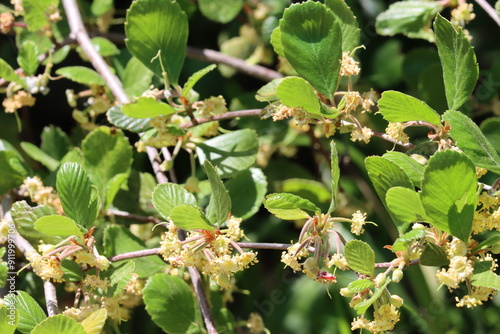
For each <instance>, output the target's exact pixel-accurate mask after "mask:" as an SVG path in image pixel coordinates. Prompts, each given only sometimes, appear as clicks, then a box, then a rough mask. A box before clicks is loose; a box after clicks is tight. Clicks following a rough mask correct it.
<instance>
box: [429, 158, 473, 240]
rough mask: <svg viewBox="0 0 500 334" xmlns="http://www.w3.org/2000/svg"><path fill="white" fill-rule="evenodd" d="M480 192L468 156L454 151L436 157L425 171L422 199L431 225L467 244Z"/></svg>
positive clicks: (430, 161)
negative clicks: (477, 191)
mask: <svg viewBox="0 0 500 334" xmlns="http://www.w3.org/2000/svg"><path fill="white" fill-rule="evenodd" d="M476 188H477V178H476V168H475V166H474V164H473V163H472V161H471V160H470V159H469V158H468V157H467V156H466V155H465V154H462V153H459V152H456V151H451V150H447V151H441V152H437V153H436V154H434V156H432V158H431V159H430V160H429V162H428V164H427V166H426V168H425V171H424V179H423V180H422V192H421V196H420V198H421V200H422V204H423V206H424V209H425V212H426V215H427V217H428V222H430V223H431V224H432V225H434V226H435V227H437V228H439V229H442V230H443V231H445V232H448V233H450V234H451V235H454V236H456V237H457V238H459V239H461V240H463V241H467V240H468V238H469V235H470V231H471V228H472V220H473V218H474V210H475V206H476V200H477V194H476Z"/></svg>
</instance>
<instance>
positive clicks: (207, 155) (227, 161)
mask: <svg viewBox="0 0 500 334" xmlns="http://www.w3.org/2000/svg"><path fill="white" fill-rule="evenodd" d="M258 148H259V141H258V138H257V134H256V133H255V131H254V130H250V129H244V130H238V131H234V132H231V133H226V134H223V135H221V136H217V137H215V138H212V139H209V140H207V141H205V142H204V143H200V144H198V146H197V147H196V153H197V154H198V158H199V160H200V164H203V163H204V162H205V160H210V161H211V162H212V164H213V165H214V166H216V167H217V171H218V172H219V173H220V176H221V177H224V178H225V177H229V176H232V175H234V174H236V173H238V172H240V171H242V170H245V169H247V168H248V167H250V166H251V165H253V163H254V162H255V159H256V157H257V151H258Z"/></svg>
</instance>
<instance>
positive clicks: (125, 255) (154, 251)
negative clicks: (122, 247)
mask: <svg viewBox="0 0 500 334" xmlns="http://www.w3.org/2000/svg"><path fill="white" fill-rule="evenodd" d="M159 252H160V248H151V249H143V250H139V251H135V252H128V253H122V254H118V255H114V256H110V257H108V260H109V261H110V262H118V261H123V260H130V259H136V258H138V257H145V256H151V255H158V254H159Z"/></svg>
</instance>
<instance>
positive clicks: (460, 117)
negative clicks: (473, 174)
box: [443, 110, 500, 174]
mask: <svg viewBox="0 0 500 334" xmlns="http://www.w3.org/2000/svg"><path fill="white" fill-rule="evenodd" d="M443 119H444V120H445V121H447V122H450V125H451V130H450V135H451V137H452V138H453V140H454V141H455V142H456V144H457V146H458V147H459V148H460V149H461V150H462V151H464V153H465V154H467V155H468V156H469V157H470V158H471V160H472V161H474V164H475V165H476V166H478V167H483V168H486V169H489V170H491V171H492V172H495V173H497V174H500V156H499V154H498V153H497V151H496V150H495V148H494V147H493V145H491V143H490V142H489V141H488V139H487V138H486V137H485V136H484V134H483V133H482V132H481V130H480V129H479V127H478V126H477V125H476V123H474V122H473V121H472V120H471V119H470V118H469V117H467V116H465V115H464V114H462V113H461V112H460V111H456V110H449V111H447V112H446V113H445V114H444V115H443ZM497 131H498V129H497Z"/></svg>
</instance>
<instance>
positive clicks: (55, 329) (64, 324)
mask: <svg viewBox="0 0 500 334" xmlns="http://www.w3.org/2000/svg"><path fill="white" fill-rule="evenodd" d="M53 333H71V334H86V332H85V330H84V329H83V326H82V325H81V324H79V323H78V322H77V321H76V320H75V319H71V318H70V317H68V316H67V315H64V314H58V315H54V316H52V317H50V318H47V319H45V320H44V321H42V322H41V323H39V324H38V325H37V326H36V327H35V328H33V331H32V332H31V334H53Z"/></svg>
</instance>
